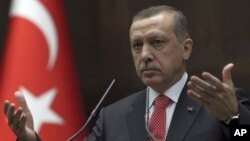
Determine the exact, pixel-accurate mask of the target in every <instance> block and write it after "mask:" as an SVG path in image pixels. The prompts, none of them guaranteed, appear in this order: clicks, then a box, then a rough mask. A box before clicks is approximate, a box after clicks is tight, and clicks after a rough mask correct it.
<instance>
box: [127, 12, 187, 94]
mask: <svg viewBox="0 0 250 141" xmlns="http://www.w3.org/2000/svg"><path fill="white" fill-rule="evenodd" d="M173 23H174V15H173V14H172V13H167V12H163V13H160V14H158V15H155V16H153V17H150V18H146V19H141V20H137V21H135V22H133V23H132V25H131V28H130V43H131V51H132V56H133V60H134V64H135V68H136V72H137V75H138V76H139V78H140V79H141V80H142V82H143V83H144V84H145V85H148V86H150V87H152V88H153V89H155V90H156V91H158V92H164V91H165V90H166V89H168V88H169V87H171V86H172V85H173V84H174V83H175V82H176V81H178V80H179V79H180V78H181V76H182V75H183V73H184V71H185V61H186V60H187V59H188V58H189V55H190V54H191V49H192V40H191V39H190V38H189V39H187V40H188V41H187V43H186V40H185V41H183V42H182V43H179V42H178V40H177V37H176V34H175V33H174V28H173V27H174V26H173ZM186 44H187V45H186Z"/></svg>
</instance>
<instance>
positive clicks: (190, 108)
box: [167, 85, 201, 141]
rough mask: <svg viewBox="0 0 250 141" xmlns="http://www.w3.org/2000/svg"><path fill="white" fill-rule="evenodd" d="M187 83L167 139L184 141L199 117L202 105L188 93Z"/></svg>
mask: <svg viewBox="0 0 250 141" xmlns="http://www.w3.org/2000/svg"><path fill="white" fill-rule="evenodd" d="M186 91H187V85H185V87H184V88H183V90H182V93H181V95H180V98H179V100H178V103H177V105H176V108H175V111H174V114H173V117H172V121H171V124H170V127H169V131H168V135H167V141H183V140H184V138H185V136H186V134H187V132H188V130H189V128H190V127H191V125H192V124H193V122H194V120H195V118H196V117H197V115H198V113H199V111H200V109H201V106H200V105H199V104H198V103H196V102H195V101H193V100H192V99H191V98H190V97H189V96H188V95H187V94H186Z"/></svg>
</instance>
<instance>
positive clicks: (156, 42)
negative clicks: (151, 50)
mask: <svg viewBox="0 0 250 141" xmlns="http://www.w3.org/2000/svg"><path fill="white" fill-rule="evenodd" d="M162 43H163V41H162V40H154V41H153V42H152V44H153V45H160V44H162Z"/></svg>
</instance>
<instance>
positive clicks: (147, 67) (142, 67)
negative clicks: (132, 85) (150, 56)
mask: <svg viewBox="0 0 250 141" xmlns="http://www.w3.org/2000/svg"><path fill="white" fill-rule="evenodd" d="M139 70H140V72H143V71H146V70H160V69H159V67H158V66H157V65H156V64H154V63H141V65H140V66H139Z"/></svg>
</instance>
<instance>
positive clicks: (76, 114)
mask: <svg viewBox="0 0 250 141" xmlns="http://www.w3.org/2000/svg"><path fill="white" fill-rule="evenodd" d="M62 4H63V1H62V0H13V1H12V4H11V8H10V19H9V24H8V25H9V27H8V28H9V30H8V35H7V38H6V39H7V41H6V46H5V52H4V58H3V64H2V72H1V73H2V74H1V77H0V78H1V83H0V101H1V103H3V101H4V100H5V99H9V100H10V101H13V102H16V100H15V98H14V92H15V91H20V92H22V93H23V94H24V95H25V98H26V100H27V103H28V105H29V107H30V110H31V113H32V114H33V118H34V125H35V130H36V132H37V133H38V134H39V136H40V137H41V138H42V139H43V140H45V141H56V140H59V141H60V140H66V139H68V138H69V137H70V136H72V135H73V134H74V133H75V132H76V131H77V130H78V129H80V127H81V125H82V124H83V122H84V121H85V115H84V109H83V104H84V103H83V98H82V97H81V95H80V88H79V84H78V81H77V76H76V70H75V66H74V61H73V56H72V54H71V49H70V44H69V37H68V32H67V29H66V23H65V19H64V13H63V5H62ZM0 114H1V115H0V141H11V140H15V139H16V137H15V135H14V133H12V131H11V129H10V128H9V127H8V124H7V122H6V118H5V116H4V115H3V112H0ZM82 138H83V137H79V138H78V139H79V140H82Z"/></svg>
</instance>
